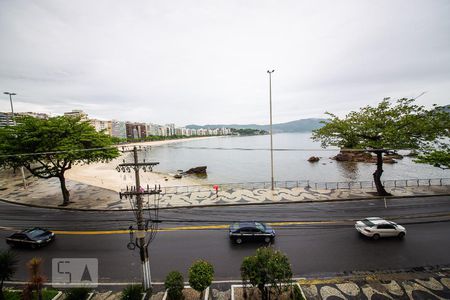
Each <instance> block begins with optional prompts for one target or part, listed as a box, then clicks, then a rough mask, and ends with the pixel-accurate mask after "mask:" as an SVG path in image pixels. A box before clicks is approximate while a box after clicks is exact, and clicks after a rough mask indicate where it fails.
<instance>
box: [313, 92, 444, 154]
mask: <svg viewBox="0 0 450 300" xmlns="http://www.w3.org/2000/svg"><path fill="white" fill-rule="evenodd" d="M327 114H328V115H329V116H330V118H329V119H328V120H327V121H325V122H324V124H325V126H323V127H322V128H319V129H316V130H314V131H313V136H312V138H313V139H314V140H315V141H320V142H321V143H322V147H327V146H338V147H341V148H352V149H421V148H422V147H424V146H425V145H426V144H427V143H429V142H432V141H435V140H436V139H439V138H440V137H443V136H448V135H449V128H450V118H449V114H448V113H447V112H445V111H444V110H442V109H439V108H437V107H435V108H433V109H431V110H427V109H425V107H424V106H419V105H416V104H414V99H399V100H397V101H396V103H395V104H393V103H391V101H390V100H389V98H385V99H384V100H383V101H381V102H380V103H379V104H378V105H377V106H375V107H371V106H366V107H363V108H361V109H360V111H352V112H350V113H349V114H347V115H346V116H345V118H343V119H341V118H339V117H337V116H336V115H334V114H332V113H328V112H327Z"/></svg>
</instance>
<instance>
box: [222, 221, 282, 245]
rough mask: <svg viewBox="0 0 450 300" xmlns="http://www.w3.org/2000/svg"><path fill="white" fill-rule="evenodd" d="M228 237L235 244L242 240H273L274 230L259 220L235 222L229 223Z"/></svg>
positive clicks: (267, 241) (268, 241) (240, 242)
mask: <svg viewBox="0 0 450 300" xmlns="http://www.w3.org/2000/svg"><path fill="white" fill-rule="evenodd" d="M230 239H231V240H232V241H234V242H235V243H236V244H242V242H244V241H264V242H266V243H270V242H273V240H274V239H275V230H273V228H272V227H270V226H269V225H267V224H264V223H260V222H237V223H233V224H231V225H230Z"/></svg>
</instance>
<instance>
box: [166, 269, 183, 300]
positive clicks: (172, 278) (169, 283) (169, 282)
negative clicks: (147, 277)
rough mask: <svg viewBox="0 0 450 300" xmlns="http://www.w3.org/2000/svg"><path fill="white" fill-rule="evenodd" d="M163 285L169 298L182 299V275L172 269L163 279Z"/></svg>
mask: <svg viewBox="0 0 450 300" xmlns="http://www.w3.org/2000/svg"><path fill="white" fill-rule="evenodd" d="M164 287H165V288H166V290H167V296H168V299H169V300H180V299H183V288H184V280H183V275H181V273H180V272H178V271H172V272H170V273H169V274H167V277H166V280H165V281H164Z"/></svg>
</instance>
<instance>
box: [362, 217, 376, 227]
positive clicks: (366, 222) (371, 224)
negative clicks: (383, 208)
mask: <svg viewBox="0 0 450 300" xmlns="http://www.w3.org/2000/svg"><path fill="white" fill-rule="evenodd" d="M361 222H363V223H364V225H367V226H370V227H372V226H373V225H375V224H374V223H372V222H371V221H370V220H367V219H364V220H361Z"/></svg>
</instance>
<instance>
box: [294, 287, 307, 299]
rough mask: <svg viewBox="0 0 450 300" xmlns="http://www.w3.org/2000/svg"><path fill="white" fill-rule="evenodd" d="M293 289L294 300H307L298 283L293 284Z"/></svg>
mask: <svg viewBox="0 0 450 300" xmlns="http://www.w3.org/2000/svg"><path fill="white" fill-rule="evenodd" d="M293 289H294V293H293V297H292V298H293V299H294V300H305V298H304V297H303V295H302V292H301V291H300V288H299V287H298V285H296V284H294V285H293Z"/></svg>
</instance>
